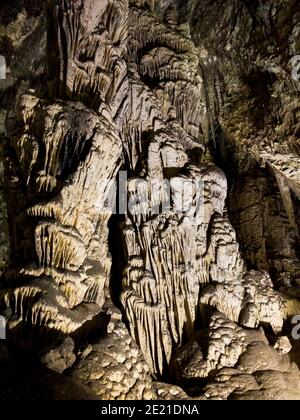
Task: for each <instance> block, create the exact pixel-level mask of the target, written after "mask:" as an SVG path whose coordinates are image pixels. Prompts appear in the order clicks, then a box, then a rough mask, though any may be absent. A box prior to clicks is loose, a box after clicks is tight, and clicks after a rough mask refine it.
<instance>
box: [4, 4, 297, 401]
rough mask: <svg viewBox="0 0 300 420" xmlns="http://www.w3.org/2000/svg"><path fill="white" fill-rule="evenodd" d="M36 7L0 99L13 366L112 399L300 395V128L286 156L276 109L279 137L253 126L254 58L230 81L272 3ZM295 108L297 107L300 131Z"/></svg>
mask: <svg viewBox="0 0 300 420" xmlns="http://www.w3.org/2000/svg"><path fill="white" fill-rule="evenodd" d="M290 2H292V0H291V1H290ZM21 3H22V2H21ZM21 3H20V10H19V11H17V12H16V16H15V17H14V19H13V21H12V22H8V23H3V25H2V26H3V31H4V33H5V37H6V38H5V40H6V42H8V41H7V39H8V40H9V46H10V48H11V49H12V50H13V51H14V53H13V54H11V57H10V59H9V60H8V65H9V67H10V68H11V73H9V77H8V79H7V80H6V81H5V82H3V83H4V84H3V87H1V89H2V90H1V92H2V93H3V96H4V97H5V95H7V96H9V99H10V100H9V101H8V100H7V103H6V107H7V113H6V120H5V132H4V133H3V136H5V144H4V147H3V150H4V153H3V156H4V159H3V161H4V164H5V174H4V183H3V182H2V169H1V168H2V166H0V194H1V196H2V185H3V184H5V185H6V198H7V208H8V219H9V238H10V258H9V260H10V264H9V266H8V268H7V269H6V271H5V276H4V277H3V280H1V288H0V314H3V316H5V318H6V320H7V332H8V344H9V348H10V350H12V354H13V355H16V357H18V351H20V350H21V351H22V350H26V353H29V354H30V355H31V356H34V357H38V358H39V360H40V362H41V364H43V365H45V366H47V367H48V368H49V369H52V370H54V371H56V372H59V373H60V374H61V375H62V378H66V377H68V376H69V377H71V379H72V381H73V380H74V383H81V384H83V385H82V386H83V389H85V390H86V392H87V393H88V395H93V396H94V397H95V398H96V399H97V398H99V399H156V398H157V399H172V398H175V397H176V398H179V399H185V398H189V397H191V396H192V397H195V398H198V399H212V398H220V399H227V398H235V399H247V398H251V397H253V398H264V399H268V398H270V399H275V398H280V397H282V398H288V397H289V396H290V397H291V398H295V399H298V398H300V389H299V383H300V381H299V378H300V376H299V371H298V368H297V366H296V365H295V364H293V363H292V362H291V361H290V359H289V356H288V355H287V354H286V353H288V352H289V350H290V349H291V347H292V344H291V343H290V341H289V339H288V338H287V337H286V335H287V334H288V333H289V332H287V328H289V326H290V324H289V322H290V318H291V316H293V315H295V314H297V311H298V310H300V304H299V292H298V291H297V289H295V288H294V287H292V286H296V285H297V282H299V278H298V273H300V271H299V270H300V264H299V254H298V251H297V247H296V243H297V240H298V239H299V232H298V229H299V214H298V213H299V203H298V201H297V197H298V198H299V191H300V189H299V185H298V183H299V182H298V181H299V179H298V178H299V176H298V175H299V157H298V151H299V150H298V145H297V144H298V143H297V142H298V137H297V136H298V134H299V133H298V134H297V132H296V131H295V132H294V134H293V139H291V138H289V140H283V141H282V142H281V141H280V142H279V143H280V144H278V145H274V144H275V140H274V138H273V137H272V136H271V135H270V137H268V135H269V133H270V132H271V133H272V129H271V128H273V125H274V124H275V123H274V124H273V123H272V122H270V121H269V120H268V118H267V116H266V114H264V115H263V118H264V127H266V128H265V129H263V128H261V124H260V123H259V120H258V118H257V115H256V116H255V117H256V120H255V123H253V121H252V122H251V123H250V122H249V121H250V120H251V118H250V116H249V115H248V113H247V112H248V111H245V110H244V106H245V105H244V102H243V101H242V100H241V99H240V97H239V95H241V94H242V93H245V92H246V91H247V92H248V96H247V98H246V99H245V103H246V104H247V106H246V108H247V107H248V108H249V109H251V110H254V108H255V107H254V106H253V103H252V102H251V100H253V101H254V102H255V101H256V102H255V104H256V105H259V104H260V103H261V102H260V101H263V100H264V99H265V98H261V97H260V96H259V95H260V93H259V92H258V90H259V89H258V88H257V86H256V85H255V83H256V81H257V79H256V78H255V77H254V80H252V79H251V77H252V76H251V71H250V70H249V69H248V70H247V69H246V65H245V62H244V61H247V60H248V59H250V58H249V57H246V58H245V57H240V60H241V61H238V62H237V70H236V72H235V71H233V69H232V62H233V61H234V59H235V53H233V52H232V46H231V43H236V44H237V45H238V46H239V42H240V41H238V40H237V39H236V37H235V36H233V34H234V33H235V32H234V31H237V32H238V30H240V29H239V25H240V24H241V25H242V24H245V25H246V27H247V28H248V29H249V28H250V27H252V26H251V25H254V29H255V30H257V33H259V34H260V30H258V29H257V27H256V26H255V25H256V23H255V20H254V19H253V14H254V16H255V13H257V15H258V16H259V17H261V18H263V19H265V13H266V12H265V9H263V10H262V9H261V7H260V6H259V7H257V10H256V11H253V10H252V9H251V6H249V5H248V6H247V5H245V4H244V2H243V4H242V5H241V4H236V6H237V7H236V9H234V10H236V14H234V13H235V12H234V10H233V8H232V6H231V5H229V4H227V3H228V2H224V5H221V4H219V3H220V2H219V1H218V0H216V1H211V2H208V1H206V0H202V1H200V0H198V1H196V0H195V1H191V2H187V4H186V5H184V4H183V2H180V1H175V0H174V1H172V0H161V1H159V0H129V1H127V0H97V1H96V0H48V1H47V2H44V3H45V4H44V6H45V7H44V8H41V7H39V5H38V3H37V5H36V8H35V9H34V10H31V9H30V10H29V9H28V7H27V6H24V7H23V3H22V4H21ZM236 3H239V2H236ZM248 3H249V2H247V4H248ZM194 6H195V8H194ZM6 7H7V6H6ZM268 7H269V6H268ZM268 7H267V6H266V8H267V9H268ZM206 8H207V10H213V11H214V13H215V14H216V22H217V23H220V25H219V31H220V33H221V34H222V36H221V39H220V34H219V32H218V31H217V29H216V22H211V21H210V22H207V19H208V18H207V16H209V14H208V13H204V12H203V10H206ZM218 8H219V9H220V10H219V9H218ZM223 8H225V9H223ZM221 10H223V11H224V13H223V14H222V13H221V12H220V11H221ZM268 10H269V9H268ZM270 10H271V11H272V10H273V9H272V7H271V6H270ZM200 11H202V12H203V18H202V19H200V14H199V13H200ZM273 11H274V13H275V14H276V13H279V11H278V9H277V8H276V7H275V9H274V10H273ZM193 14H194V17H193ZM279 14H280V13H279ZM200 21H201V22H203V27H201V28H200V27H199V25H200V23H199V22H200ZM232 25H233V28H232V31H229V30H228V31H227V29H226V27H228V26H229V27H230V28H231V27H232ZM234 25H237V27H236V26H234ZM2 26H1V28H2ZM295 27H296V25H295ZM16 28H20V29H19V30H20V34H19V36H16ZM224 28H225V29H224ZM267 28H268V26H267ZM226 31H227V32H226ZM17 33H19V32H17ZM293 33H294V37H297V31H296V29H295V30H294V32H293ZM37 35H38V36H37ZM260 35H261V34H260ZM290 35H291V36H292V34H290ZM237 38H239V37H237ZM223 40H224V43H225V44H226V42H228V45H225V46H224V49H225V51H227V55H226V54H225V56H222V54H221V53H220V51H219V50H218V48H217V47H218V45H217V42H220V43H221V44H222V42H223ZM247 40H248V41H249V43H250V44H251V42H252V40H249V39H248V35H247ZM225 41H226V42H225ZM3 42H4V41H3ZM291 42H292V41H291ZM293 42H294V41H293ZM293 42H292V44H293ZM222 45H223V44H222ZM241 45H242V47H243V51H244V49H246V47H245V44H244V43H243V42H241ZM251 45H252V44H251ZM293 45H294V44H293ZM0 47H1V45H0ZM25 47H26V48H25ZM257 48H258V47H257ZM30 49H31V53H30V54H29V56H30V57H31V60H29V58H28V57H27V56H26V54H25V52H26V51H29V50H30ZM253 51H255V49H254V50H251V52H250V53H249V54H250V55H251V54H252V55H251V57H252V58H253V56H254V55H255V54H254V52H253ZM0 53H1V51H0ZM15 57H19V61H18V60H17V59H16V58H15ZM253 59H254V58H253ZM226 60H227V61H226ZM17 61H18V63H17ZM254 61H255V66H256V72H258V70H257V68H259V72H260V73H261V72H262V67H263V64H262V63H261V61H259V57H256V58H255V60H254ZM264 62H265V63H266V66H267V71H268V72H270V73H272V72H273V73H274V74H282V73H281V72H280V71H279V70H280V69H281V67H280V66H279V67H278V68H277V67H276V68H275V67H274V66H273V64H274V63H272V62H271V63H270V62H269V61H268V60H267V58H266V57H265V61H264ZM276 69H277V70H276ZM246 70H247V71H246ZM225 71H226V74H223V73H224V72H225ZM239 71H240V72H241V73H240V74H238V72H239ZM264 71H266V70H264ZM259 72H258V73H259ZM273 73H272V74H273ZM242 76H243V77H244V76H245V77H246V79H247V77H248V78H249V80H248V82H247V83H248V87H247V88H246V87H245V85H246V84H247V83H246V82H245V80H244V79H243V77H242ZM260 76H261V74H260ZM272 77H273V76H272ZM272 77H271V79H272ZM278 77H279V76H278ZM231 78H232V79H233V80H234V85H233V86H231V85H230V82H231ZM265 78H266V80H267V81H268V83H271V82H270V78H268V77H267V76H266V75H265ZM258 80H260V78H259V77H258ZM271 81H273V79H272V80H271ZM243 83H244V85H243ZM261 83H262V82H261ZM280 83H281V82H280V80H277V81H276V83H275V82H274V83H273V82H272V83H271V84H272V94H273V95H275V94H277V93H278V92H279V91H281V90H282V86H281V85H280ZM294 85H295V84H294V83H293V86H294ZM295 86H296V87H297V86H298V85H297V84H296V85H295ZM297 88H298V87H297ZM247 89H248V90H247ZM276 92H277V93H276ZM264 93H265V94H266V95H267V92H266V89H265V90H264ZM251 95H252V96H253V97H254V99H253V97H252V96H251ZM232 97H234V98H235V99H236V104H237V105H236V106H235V105H234V104H235V102H234V101H233V100H232V102H231V99H232ZM251 98H252V99H251ZM284 98H285V97H284ZM297 99H298V98H297V96H293V100H294V101H295V103H293V104H290V105H287V99H286V98H285V99H283V102H284V104H283V106H282V113H283V117H282V119H283V121H281V122H282V125H281V130H283V132H284V133H287V131H288V130H287V131H285V129H286V128H287V126H288V127H289V129H290V125H289V123H288V121H287V120H288V116H287V114H288V110H289V109H293V110H294V112H295V113H296V114H295V115H297V112H296V111H297V109H298V108H297V107H299V102H297ZM269 100H270V101H269V102H268V106H269V109H270V110H271V111H272V115H273V113H275V105H274V108H273V105H272V104H273V103H272V100H271V99H270V98H269ZM3 108H4V106H1V110H0V111H1V112H0V115H2V114H3V111H2V110H3ZM248 108H247V110H249V109H248ZM228 110H229V111H228ZM253 112H254V111H253ZM255 112H256V111H255ZM278 118H279V117H278ZM295 118H296V116H295ZM268 124H269V125H268ZM272 124H273V125H272ZM277 129H278V130H279V128H278V127H277V128H276V130H277ZM264 130H265V131H264ZM279 131H280V130H279ZM256 134H257V137H255V136H256ZM1 135H2V132H1ZM273 135H274V133H273ZM251 142H252V143H251ZM0 156H2V152H1V155H0ZM231 164H232V167H231V166H230V165H231ZM0 165H2V164H1V162H0ZM265 167H267V168H268V171H269V172H268V173H266V171H267V169H266V168H265ZM221 168H222V169H221ZM248 169H249V173H248V172H247V171H248ZM264 171H265V172H264ZM256 175H257V177H256ZM118 180H119V181H120V182H119V184H118V185H117V186H116V181H118ZM256 181H257V185H256ZM112 187H113V188H112ZM121 190H123V193H124V191H125V195H123V196H122V194H121ZM114 194H115V195H116V197H114ZM114 199H116V203H115V202H114ZM276 200H280V201H279V204H278V205H277V204H276V203H277V201H276ZM107 201H109V204H110V205H107V204H108V203H107ZM3 209H4V210H5V206H4V207H3ZM3 209H2V207H1V209H0V212H1V213H2V212H3ZM115 213H117V214H115ZM5 224H6V222H5V218H4V217H1V223H0V226H1V227H2V226H3V232H5V230H4V229H6V227H5ZM4 236H5V241H6V243H5V244H4V245H5V246H3V247H2V243H4V242H5V241H4V242H3V241H2V237H0V274H1V271H2V268H1V267H2V266H1V260H2V257H1V252H2V249H3V250H5V252H7V248H8V244H7V239H6V234H5V235H4ZM7 259H8V258H7ZM275 286H276V287H277V289H276V288H275ZM279 287H281V290H278V288H279ZM283 287H284V289H283ZM0 376H1V375H0ZM158 381H160V382H158ZM163 381H170V382H171V381H173V382H176V384H177V385H179V386H180V387H182V389H180V388H178V387H177V386H175V385H169V384H167V383H164V382H163ZM272 381H274V383H272ZM204 382H205V387H203V383H204ZM72 383H73V382H72ZM284 384H287V385H286V386H284ZM261 392H262V394H260V393H261Z"/></svg>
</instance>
